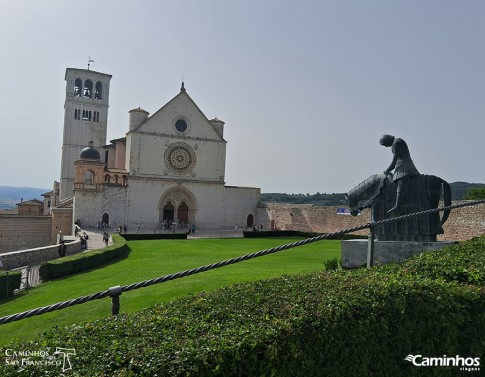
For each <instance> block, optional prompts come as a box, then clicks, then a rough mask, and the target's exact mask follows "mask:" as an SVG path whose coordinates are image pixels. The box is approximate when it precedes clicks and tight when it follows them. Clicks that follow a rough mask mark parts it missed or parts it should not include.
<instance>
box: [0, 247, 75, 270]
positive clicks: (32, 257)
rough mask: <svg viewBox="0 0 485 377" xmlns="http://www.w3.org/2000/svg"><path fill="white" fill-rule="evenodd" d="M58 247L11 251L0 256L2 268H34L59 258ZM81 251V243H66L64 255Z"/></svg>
mask: <svg viewBox="0 0 485 377" xmlns="http://www.w3.org/2000/svg"><path fill="white" fill-rule="evenodd" d="M58 250H59V245H51V246H45V247H38V248H35V249H29V250H21V251H12V252H9V253H3V254H0V259H1V260H2V263H3V268H4V269H6V270H11V269H13V268H18V267H22V266H35V265H39V264H42V263H44V262H46V261H49V260H52V259H56V258H59V252H58ZM79 251H81V242H80V240H76V241H73V242H70V243H66V255H72V254H75V253H78V252H79Z"/></svg>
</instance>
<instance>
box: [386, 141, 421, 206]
mask: <svg viewBox="0 0 485 377" xmlns="http://www.w3.org/2000/svg"><path fill="white" fill-rule="evenodd" d="M379 143H380V144H381V145H383V146H384V147H392V148H391V150H392V153H393V155H394V157H393V159H392V162H391V164H390V165H389V167H388V168H387V169H386V170H384V174H385V175H388V174H389V173H390V171H391V170H393V169H394V174H393V175H392V180H393V181H394V182H396V185H397V191H396V204H395V205H394V207H392V208H391V209H390V210H389V211H388V213H391V212H394V211H395V210H397V209H398V208H399V206H400V205H401V203H402V199H403V197H404V195H405V194H406V190H407V182H408V180H409V177H411V176H414V175H419V172H418V169H416V167H415V166H414V163H413V160H411V155H410V154H409V149H408V146H407V144H406V142H405V141H404V140H403V139H399V138H396V137H394V136H392V135H383V136H382V137H381V139H380V140H379Z"/></svg>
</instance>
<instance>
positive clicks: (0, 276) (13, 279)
mask: <svg viewBox="0 0 485 377" xmlns="http://www.w3.org/2000/svg"><path fill="white" fill-rule="evenodd" d="M21 282H22V274H21V273H20V272H13V271H9V272H0V298H6V297H10V296H13V291H15V290H16V289H19V288H20V283H21Z"/></svg>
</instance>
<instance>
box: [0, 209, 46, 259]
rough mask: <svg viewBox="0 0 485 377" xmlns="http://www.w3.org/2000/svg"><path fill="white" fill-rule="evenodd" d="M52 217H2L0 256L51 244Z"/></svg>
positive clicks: (0, 225)
mask: <svg viewBox="0 0 485 377" xmlns="http://www.w3.org/2000/svg"><path fill="white" fill-rule="evenodd" d="M51 227H52V219H51V217H50V216H27V215H1V216H0V254H1V253H5V252H9V251H17V250H25V249H31V248H34V247H40V246H45V245H50V244H51V237H50V235H51Z"/></svg>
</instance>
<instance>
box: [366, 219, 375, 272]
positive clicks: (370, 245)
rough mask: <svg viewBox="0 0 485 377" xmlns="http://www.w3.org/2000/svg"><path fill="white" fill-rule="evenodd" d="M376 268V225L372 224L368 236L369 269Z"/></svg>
mask: <svg viewBox="0 0 485 377" xmlns="http://www.w3.org/2000/svg"><path fill="white" fill-rule="evenodd" d="M373 266H374V225H373V222H372V223H370V228H369V234H368V236H367V268H371V267H373Z"/></svg>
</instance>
